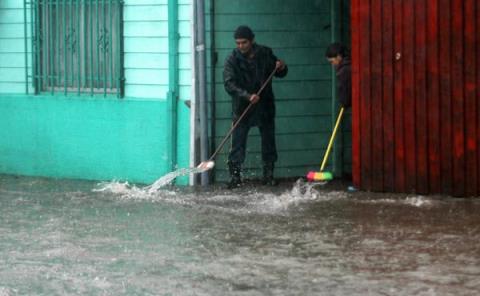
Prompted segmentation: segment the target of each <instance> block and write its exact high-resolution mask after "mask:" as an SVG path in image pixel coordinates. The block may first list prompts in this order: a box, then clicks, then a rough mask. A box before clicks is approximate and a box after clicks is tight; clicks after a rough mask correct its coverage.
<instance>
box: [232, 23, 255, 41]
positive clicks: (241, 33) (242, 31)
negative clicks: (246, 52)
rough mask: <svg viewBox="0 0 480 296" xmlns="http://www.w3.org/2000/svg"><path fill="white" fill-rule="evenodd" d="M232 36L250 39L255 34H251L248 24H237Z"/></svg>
mask: <svg viewBox="0 0 480 296" xmlns="http://www.w3.org/2000/svg"><path fill="white" fill-rule="evenodd" d="M233 37H234V38H235V39H248V40H250V41H252V40H253V38H255V34H253V32H252V29H250V28H249V27H248V26H239V27H238V28H237V29H236V30H235V33H234V34H233Z"/></svg>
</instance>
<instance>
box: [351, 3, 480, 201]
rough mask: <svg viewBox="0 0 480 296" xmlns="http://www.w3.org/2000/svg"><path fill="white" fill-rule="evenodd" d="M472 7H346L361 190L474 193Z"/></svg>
mask: <svg viewBox="0 0 480 296" xmlns="http://www.w3.org/2000/svg"><path fill="white" fill-rule="evenodd" d="M477 2H478V1H475V0H465V1H462V0H430V1H428V0H382V1H380V0H370V1H361V0H353V1H352V42H353V43H354V44H352V45H353V59H354V60H353V68H354V72H353V73H354V77H353V88H354V89H353V95H354V98H353V101H354V106H353V114H354V118H355V120H354V129H353V133H354V135H353V137H354V143H353V150H354V151H353V155H354V157H358V160H355V159H354V164H355V163H356V165H357V167H356V169H354V178H355V180H361V182H360V181H358V183H356V184H358V185H359V186H360V189H364V190H371V189H373V190H379V191H380V190H388V191H391V190H395V191H398V192H417V193H446V194H453V195H455V196H464V195H468V196H472V195H478V194H479V193H480V110H478V109H480V87H479V85H480V57H479V55H480V3H477ZM392 42H393V43H392ZM378 55H381V57H380V58H379V57H378ZM355 59H357V60H355ZM355 114H357V115H356V116H355ZM360 144H361V145H360ZM355 174H356V176H355ZM382 179H383V181H381V180H382Z"/></svg>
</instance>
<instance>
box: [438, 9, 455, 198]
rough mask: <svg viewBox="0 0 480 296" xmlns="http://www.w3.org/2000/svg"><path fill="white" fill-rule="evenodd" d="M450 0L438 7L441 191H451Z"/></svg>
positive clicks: (448, 192) (449, 192)
mask: <svg viewBox="0 0 480 296" xmlns="http://www.w3.org/2000/svg"><path fill="white" fill-rule="evenodd" d="M450 1H451V0H439V7H440V14H439V17H440V30H439V32H440V34H439V35H440V36H439V42H440V44H439V46H440V110H441V111H440V118H441V125H440V126H441V137H440V139H441V154H440V155H441V177H442V192H443V193H446V194H451V193H452V178H453V173H452V170H453V168H452V113H451V110H452V109H451V103H452V102H451V99H452V87H451V79H450V76H451V68H450V60H451V59H450V56H451V49H450V39H451V27H450V17H451V15H450Z"/></svg>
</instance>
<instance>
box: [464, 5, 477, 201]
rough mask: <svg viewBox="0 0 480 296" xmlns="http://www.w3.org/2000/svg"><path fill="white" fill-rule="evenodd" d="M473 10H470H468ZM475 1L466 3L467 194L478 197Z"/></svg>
mask: <svg viewBox="0 0 480 296" xmlns="http://www.w3.org/2000/svg"><path fill="white" fill-rule="evenodd" d="M469 7H470V8H472V9H468V8H469ZM475 7H476V1H475V0H466V1H465V8H466V9H465V131H466V145H465V149H466V151H465V153H466V178H465V182H466V183H465V185H466V187H465V193H466V195H468V196H473V195H477V178H478V176H477V174H478V171H477V170H478V169H477V150H478V146H477V102H476V88H477V85H476V84H475V83H476V73H475V68H476V57H475V54H476V50H478V49H476V48H475V31H476V28H475Z"/></svg>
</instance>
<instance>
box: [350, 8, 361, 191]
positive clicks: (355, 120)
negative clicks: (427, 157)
mask: <svg viewBox="0 0 480 296" xmlns="http://www.w3.org/2000/svg"><path fill="white" fill-rule="evenodd" d="M359 3H360V0H352V1H351V12H350V13H351V23H352V25H351V34H352V109H353V110H360V101H359V99H360V91H359V90H360V75H359V74H360V30H359V24H360V11H359V5H360V4H359ZM360 130H361V129H360V112H358V111H355V112H352V176H353V184H354V186H355V187H357V188H360V186H361V174H360V165H361V162H360V144H361V133H360Z"/></svg>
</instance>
